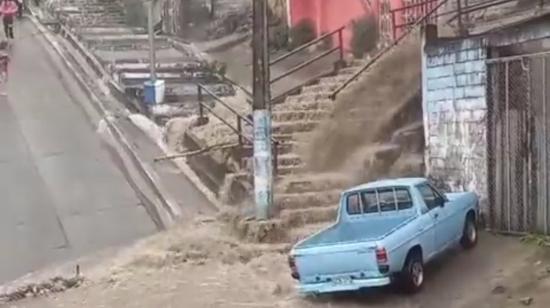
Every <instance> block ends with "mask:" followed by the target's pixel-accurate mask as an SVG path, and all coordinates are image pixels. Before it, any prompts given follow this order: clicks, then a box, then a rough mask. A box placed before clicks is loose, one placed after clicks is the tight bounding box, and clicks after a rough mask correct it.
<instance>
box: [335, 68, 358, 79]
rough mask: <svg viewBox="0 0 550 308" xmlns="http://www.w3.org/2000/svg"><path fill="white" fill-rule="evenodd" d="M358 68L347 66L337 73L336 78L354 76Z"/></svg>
mask: <svg viewBox="0 0 550 308" xmlns="http://www.w3.org/2000/svg"><path fill="white" fill-rule="evenodd" d="M358 69H359V68H358V67H356V66H348V67H345V68H343V69H341V70H339V71H338V74H337V76H346V77H348V78H349V77H351V75H353V74H355V73H356V72H357V70H358Z"/></svg>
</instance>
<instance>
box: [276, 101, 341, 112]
mask: <svg viewBox="0 0 550 308" xmlns="http://www.w3.org/2000/svg"><path fill="white" fill-rule="evenodd" d="M333 106H334V103H333V101H331V100H330V99H328V98H326V99H322V100H317V101H306V102H301V103H296V102H294V101H292V100H290V101H288V99H287V100H286V101H285V102H284V103H281V104H276V105H274V106H273V112H275V111H298V110H315V109H317V110H325V111H330V110H332V108H333Z"/></svg>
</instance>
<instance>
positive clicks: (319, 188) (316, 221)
mask: <svg viewBox="0 0 550 308" xmlns="http://www.w3.org/2000/svg"><path fill="white" fill-rule="evenodd" d="M71 3H72V5H73V7H70V6H66V9H65V10H62V11H60V12H59V13H60V15H61V16H62V17H63V18H64V19H65V20H66V21H68V24H70V25H71V28H72V31H73V32H74V33H75V34H76V36H77V37H78V40H79V41H81V42H82V43H83V44H84V45H85V46H86V48H87V49H88V50H89V51H90V52H91V53H92V54H93V55H94V56H95V57H96V58H97V59H98V60H99V61H100V62H101V64H102V65H103V66H104V67H105V69H106V70H108V72H110V73H111V74H112V76H113V78H114V79H115V80H117V81H118V82H119V83H120V84H121V85H122V86H123V87H124V89H125V92H126V94H128V95H131V96H134V97H137V98H140V97H141V95H142V93H140V89H141V85H142V84H143V82H144V81H145V80H147V79H148V78H149V71H148V63H149V56H148V44H147V37H146V35H145V31H144V29H142V28H135V27H129V26H126V25H125V23H124V21H123V18H120V16H121V15H122V16H124V10H123V7H122V5H120V1H117V0H114V1H107V0H72V2H71ZM95 12H98V13H97V14H96V13H95ZM99 12H103V14H100V13H99ZM105 12H109V13H108V14H106V13H105ZM156 43H157V46H159V47H160V48H159V50H158V52H157V58H158V64H157V69H158V70H157V72H158V74H159V76H160V77H161V78H162V79H165V80H166V82H167V101H168V103H169V105H168V106H170V107H171V108H172V110H171V111H170V112H169V113H168V115H166V118H170V117H175V116H187V115H190V114H196V106H197V105H196V102H194V101H192V100H189V99H188V98H189V97H193V96H194V95H195V94H196V92H195V91H196V88H195V87H194V86H192V84H193V83H194V82H196V81H197V80H199V81H201V82H208V83H209V84H210V85H211V86H212V87H214V88H215V87H216V86H219V88H220V90H219V92H221V93H226V92H230V91H227V90H226V89H227V88H226V86H225V85H223V84H222V83H221V82H218V81H217V80H215V79H211V76H209V74H208V72H207V70H206V68H205V67H204V64H203V61H202V59H200V58H199V57H198V56H197V55H196V53H195V52H194V49H193V48H191V47H190V46H188V45H186V44H184V43H180V42H177V41H174V40H173V39H171V38H169V37H163V36H160V37H158V38H157V40H156ZM413 49H414V48H413ZM416 52H418V50H416ZM399 56H403V55H402V54H401V55H399V53H389V54H388V55H385V56H384V58H385V59H386V62H390V63H391V62H395V61H398V60H399ZM418 61H419V58H418ZM382 62H384V61H382ZM364 64H365V62H362V61H353V62H351V63H348V67H347V68H344V69H341V70H339V71H338V72H337V73H336V74H334V75H332V76H327V77H324V78H320V79H319V80H317V82H315V83H312V84H309V85H307V86H305V87H303V88H302V89H301V91H300V93H299V94H297V95H292V96H289V97H287V98H286V99H285V100H284V102H282V103H280V104H276V105H275V106H273V136H274V138H275V139H277V140H279V141H280V144H279V146H278V154H279V156H278V161H277V163H278V167H279V169H278V174H277V178H276V184H275V197H274V198H275V200H274V201H275V205H276V212H277V215H276V218H275V219H273V220H272V221H268V222H265V223H264V224H276V225H278V226H279V229H280V230H283V231H284V234H283V236H282V237H280V238H278V239H277V241H280V242H285V243H292V242H295V241H297V240H298V239H300V238H303V237H304V236H306V235H309V234H310V233H311V232H313V231H314V230H316V229H319V228H321V227H322V226H324V225H326V224H328V223H330V222H332V221H334V220H335V218H336V208H337V201H338V199H339V194H340V192H341V191H342V189H344V188H346V187H349V186H350V185H353V184H356V183H357V182H358V181H364V180H368V173H369V170H373V169H374V168H381V169H382V170H379V171H377V173H382V174H388V175H389V174H390V173H391V172H390V171H391V167H392V166H394V165H396V164H395V163H396V162H397V161H399V163H400V164H401V165H399V166H396V167H398V168H397V169H395V170H397V171H396V172H397V173H398V174H396V175H400V174H404V173H405V171H406V172H408V173H410V175H417V174H418V173H421V172H422V150H423V145H422V143H423V129H422V125H421V117H418V116H416V114H415V113H414V112H415V110H416V111H418V110H420V108H421V107H420V104H417V103H418V97H416V101H415V95H416V94H418V93H417V92H418V83H416V84H415V82H414V80H413V81H411V80H406V81H405V82H403V80H399V76H400V74H401V73H402V72H401V71H400V70H399V69H397V70H395V71H394V72H390V73H389V74H390V75H389V76H390V78H389V79H388V80H389V82H397V83H396V85H395V87H397V88H399V87H405V88H407V93H408V92H410V94H411V95H408V94H407V95H404V96H403V97H396V96H395V95H394V96H391V95H390V94H391V91H390V93H387V91H386V93H384V92H375V91H373V92H372V93H376V95H388V97H386V98H384V97H378V98H377V100H372V95H375V94H370V93H368V92H369V91H367V93H366V94H365V93H363V94H362V95H361V96H355V97H354V98H353V99H355V100H356V101H357V102H361V104H359V105H357V106H352V107H353V108H350V106H348V105H346V103H345V102H340V101H336V102H335V101H332V100H330V99H329V95H330V94H331V93H332V91H333V90H334V89H336V88H337V87H338V86H340V85H341V84H342V83H343V82H344V81H346V80H347V79H348V78H349V77H350V76H351V75H352V74H353V73H355V72H356V71H357V70H358V69H359V68H360V67H362V66H363V65H364ZM384 65H387V64H383V63H382V66H384ZM379 72H380V71H377V70H376V69H375V70H374V71H373V72H367V73H365V74H364V75H365V76H367V77H368V76H370V78H371V79H372V78H374V79H377V78H386V77H387V74H388V73H387V72H385V73H384V74H383V75H380V74H379ZM357 84H358V85H359V86H361V85H364V84H376V83H372V80H369V79H368V78H367V79H366V80H360V81H359V82H357ZM412 85H414V86H412ZM390 89H391V87H390ZM411 89H412V90H411ZM367 90H368V87H367ZM371 90H375V89H371ZM363 92H364V91H363ZM218 94H219V93H218ZM229 94H231V93H229ZM349 95H350V96H351V97H353V96H354V93H353V87H352V88H350V90H349ZM381 100H388V101H390V103H389V104H386V105H381V104H380V101H381ZM243 103H244V102H241V105H242V104H243ZM352 105H353V104H352ZM411 106H412V107H411ZM173 109H176V110H175V111H174V110H173ZM411 110H412V111H411ZM344 111H345V112H348V113H349V112H350V111H353V113H352V114H351V115H352V116H350V117H349V118H346V117H343V116H342V115H343V112H344ZM368 113H370V114H371V115H372V117H374V118H378V119H383V120H384V121H385V122H387V123H391V124H392V125H388V127H386V128H385V129H381V131H384V132H385V133H384V134H380V137H379V138H377V139H375V140H372V142H369V143H368V144H367V146H368V147H369V153H368V155H367V156H368V157H361V159H360V160H359V161H358V163H357V164H358V168H356V169H357V170H358V171H359V174H358V173H357V172H348V171H343V170H320V169H319V168H313V167H312V163H311V160H310V159H309V157H308V155H304V153H307V152H308V148H309V151H311V146H312V145H315V142H316V140H323V139H324V138H326V139H327V140H329V137H330V136H331V134H332V132H325V131H323V127H324V124H323V123H326V122H327V121H330V119H332V118H336V119H339V120H342V119H343V120H342V121H346V122H357V123H358V126H357V129H368V128H369V123H366V124H365V123H364V121H363V114H368ZM245 114H246V112H244V113H243V115H245ZM407 114H413V115H414V116H412V117H410V116H407ZM160 116H162V115H160ZM211 118H212V117H211ZM384 121H382V122H384ZM211 122H214V121H211ZM396 123H400V125H396ZM220 127H224V128H223V129H220V131H219V132H218V133H217V134H218V135H224V134H226V135H228V136H232V137H231V138H233V137H234V133H233V132H232V131H231V130H229V129H227V127H225V126H220ZM197 129H200V128H197ZM419 136H420V137H419ZM343 137H345V135H344V136H343ZM328 147H330V143H327V144H323V143H322V142H320V143H319V146H318V147H317V149H315V150H316V151H319V152H323V151H329V150H330V149H329V148H328ZM248 152H249V154H250V151H248ZM348 154H349V155H342V157H341V160H343V161H345V160H351V158H352V156H351V154H352V153H348ZM366 158H368V159H366ZM249 159H250V157H247V158H244V160H245V164H243V165H245V166H246V165H248V166H250V165H251V164H246V160H249ZM395 170H394V171H395ZM403 170H405V171H403ZM232 171H233V172H234V173H233V175H230V176H228V177H233V178H235V179H238V180H240V181H243V182H247V183H249V184H248V187H249V188H251V185H250V183H251V180H252V176H251V175H252V172H251V171H252V170H250V169H246V168H245V169H239V168H233V170H232ZM362 173H367V175H366V176H365V175H364V174H362ZM259 240H260V241H262V240H266V238H260V239H259Z"/></svg>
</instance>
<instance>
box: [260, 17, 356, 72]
mask: <svg viewBox="0 0 550 308" xmlns="http://www.w3.org/2000/svg"><path fill="white" fill-rule="evenodd" d="M345 28H346V27H345V26H342V27H340V28H338V29H336V30H334V31H332V32H329V33H326V34H323V35H321V36H320V37H318V38H316V39H314V40H312V41H310V42H308V43H305V44H303V45H302V46H299V47H297V48H295V49H293V50H291V51H289V52H288V53H286V54H284V55H282V56H280V57H278V58H277V59H275V60H273V61H271V62H269V65H274V64H277V63H279V62H281V61H283V60H285V59H287V58H289V57H290V56H293V55H295V54H297V53H299V52H300V51H302V50H305V49H306V48H308V47H311V46H313V45H315V44H317V43H319V42H321V41H322V40H324V39H326V38H327V37H329V36H332V35H334V34H336V33H342V31H344V29H345Z"/></svg>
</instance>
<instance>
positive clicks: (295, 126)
mask: <svg viewBox="0 0 550 308" xmlns="http://www.w3.org/2000/svg"><path fill="white" fill-rule="evenodd" d="M318 124H319V121H292V122H276V123H273V126H272V130H273V133H274V134H288V133H296V132H299V133H301V132H310V131H312V130H313V129H315V127H317V125H318Z"/></svg>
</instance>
